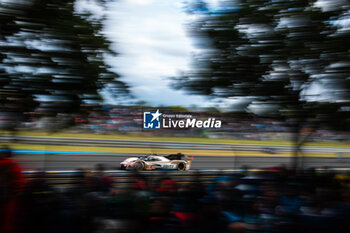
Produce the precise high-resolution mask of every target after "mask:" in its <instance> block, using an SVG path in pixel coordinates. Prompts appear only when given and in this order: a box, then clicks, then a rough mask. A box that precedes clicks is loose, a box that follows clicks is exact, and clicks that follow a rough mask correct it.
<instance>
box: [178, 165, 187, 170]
mask: <svg viewBox="0 0 350 233" xmlns="http://www.w3.org/2000/svg"><path fill="white" fill-rule="evenodd" d="M177 170H179V171H185V170H186V165H185V164H184V163H179V165H177Z"/></svg>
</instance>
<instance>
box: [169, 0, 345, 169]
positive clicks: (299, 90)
mask: <svg viewBox="0 0 350 233" xmlns="http://www.w3.org/2000/svg"><path fill="white" fill-rule="evenodd" d="M199 2H201V1H199ZM320 2H323V3H320ZM197 5H198V4H197ZM199 5H201V6H202V7H201V10H200V11H198V9H197V8H189V9H188V11H189V12H191V13H193V14H196V15H197V17H196V20H195V21H194V22H193V23H192V24H191V25H190V26H191V28H190V29H191V30H190V32H191V33H192V34H193V36H194V37H195V38H196V39H197V44H198V45H199V46H200V48H201V51H202V52H201V53H200V54H198V55H196V56H195V58H194V65H193V67H194V68H193V70H191V71H190V72H188V73H186V74H185V75H183V76H181V77H178V78H175V81H174V86H175V88H183V89H185V90H187V91H188V92H190V93H195V94H204V95H210V96H212V97H215V98H227V97H246V98H247V99H249V100H250V101H251V104H250V105H249V109H250V110H251V111H253V112H254V107H256V106H258V107H259V112H258V113H259V114H262V115H268V116H274V117H280V118H281V117H282V118H284V119H288V121H286V122H288V124H290V126H291V130H292V132H293V133H294V134H293V135H294V136H293V141H294V144H295V151H294V155H295V158H297V157H298V154H299V152H300V148H301V146H302V144H303V143H304V142H305V140H304V138H301V134H300V132H301V130H302V128H303V127H304V126H305V125H306V124H307V125H308V127H310V122H309V121H307V119H309V118H317V119H318V122H322V123H330V122H332V121H336V120H344V119H346V120H347V115H348V111H345V110H344V109H346V108H344V106H349V104H350V96H349V84H350V83H349V78H348V77H349V76H350V61H349V58H350V57H349V51H350V47H349V46H350V44H349V43H348V41H350V40H349V39H350V28H349V26H348V25H347V24H346V23H345V22H343V21H345V20H348V19H349V17H350V15H349V9H350V2H344V1H340V0H335V1H331V3H329V2H327V1H326V2H325V1H314V0H308V1H305V0H278V1H260V0H241V1H236V0H227V1H221V6H219V7H216V8H215V9H214V10H213V9H211V10H210V8H209V7H208V8H207V7H203V5H202V4H199ZM321 103H324V104H321ZM272 106H277V107H275V108H274V109H276V111H271V109H273V108H272ZM325 106H328V107H326V108H325ZM330 106H332V107H330ZM255 109H258V108H255ZM264 109H265V110H266V111H265V112H264V111H261V110H264ZM335 112H336V113H337V114H334V113H335ZM256 113H257V112H256ZM321 113H322V114H321ZM334 115H337V117H338V118H337V119H336V120H335V119H334V118H333V119H332V116H334ZM339 122H340V121H339ZM342 122H344V121H342ZM312 125H316V124H314V123H313V124H312ZM333 125H334V124H333ZM337 125H338V126H339V127H341V125H340V123H338V124H337ZM341 128H342V127H341ZM342 129H344V128H342ZM297 163H298V161H297V159H295V160H294V164H293V166H294V167H296V166H297Z"/></svg>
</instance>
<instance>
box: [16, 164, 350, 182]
mask: <svg viewBox="0 0 350 233" xmlns="http://www.w3.org/2000/svg"><path fill="white" fill-rule="evenodd" d="M259 172H265V173H268V172H273V171H266V170H263V169H248V170H243V169H235V170H191V171H186V172H178V171H144V172H134V171H121V170H107V171H105V172H104V174H106V175H108V176H110V177H111V178H112V179H113V180H114V185H115V186H118V185H119V186H122V185H126V184H130V183H132V182H133V179H134V178H136V177H137V176H139V175H141V176H146V177H147V179H148V180H149V181H154V180H159V179H163V178H166V177H169V178H171V179H173V180H176V181H177V182H179V183H190V182H193V181H194V180H196V181H198V180H199V181H201V182H204V183H210V182H213V180H214V178H215V177H219V176H223V175H239V174H242V173H245V174H254V173H259ZM315 172H316V173H328V172H334V173H347V172H350V168H327V169H323V168H319V169H315ZM22 173H23V176H24V177H25V179H26V180H28V181H30V180H33V179H37V178H43V177H44V178H45V179H47V180H48V182H49V183H50V184H52V185H57V186H70V185H75V184H76V183H77V182H78V180H79V179H81V178H83V177H84V176H93V175H96V174H97V171H79V170H77V171H75V170H74V171H45V172H42V171H23V172H22Z"/></svg>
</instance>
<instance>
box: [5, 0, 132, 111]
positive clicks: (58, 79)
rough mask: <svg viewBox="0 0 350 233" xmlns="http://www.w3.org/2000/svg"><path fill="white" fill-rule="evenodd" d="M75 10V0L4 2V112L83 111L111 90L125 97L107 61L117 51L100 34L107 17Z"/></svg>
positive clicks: (124, 90) (126, 90)
mask: <svg viewBox="0 0 350 233" xmlns="http://www.w3.org/2000/svg"><path fill="white" fill-rule="evenodd" d="M74 6H75V0H26V1H13V2H10V3H1V5H0V35H1V37H0V62H1V64H2V65H1V66H0V77H1V78H0V102H1V108H2V109H1V111H16V112H18V113H23V112H26V111H34V110H35V111H37V112H40V113H42V114H45V115H53V116H55V115H56V114H58V113H80V112H81V111H83V108H82V104H83V103H86V102H96V101H101V97H100V95H99V91H100V90H101V89H103V88H105V87H107V86H108V88H109V89H110V90H116V92H117V93H116V94H119V95H122V94H127V92H128V89H127V86H126V85H125V84H124V83H123V82H121V81H119V80H118V75H117V74H115V73H114V72H111V71H110V67H109V66H108V65H107V64H106V62H105V59H104V56H105V55H106V54H112V55H115V52H113V51H112V50H110V42H109V41H108V40H107V39H106V38H105V37H104V36H103V34H102V32H101V30H102V28H103V24H102V20H103V19H93V18H92V17H89V15H88V14H85V13H84V14H79V13H77V12H75V9H74ZM12 102H15V103H12Z"/></svg>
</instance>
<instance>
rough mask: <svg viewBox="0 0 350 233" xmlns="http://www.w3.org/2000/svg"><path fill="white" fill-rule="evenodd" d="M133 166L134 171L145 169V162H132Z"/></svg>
mask: <svg viewBox="0 0 350 233" xmlns="http://www.w3.org/2000/svg"><path fill="white" fill-rule="evenodd" d="M133 168H134V170H136V171H142V170H144V169H145V164H144V163H143V162H136V163H134V165H133Z"/></svg>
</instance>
